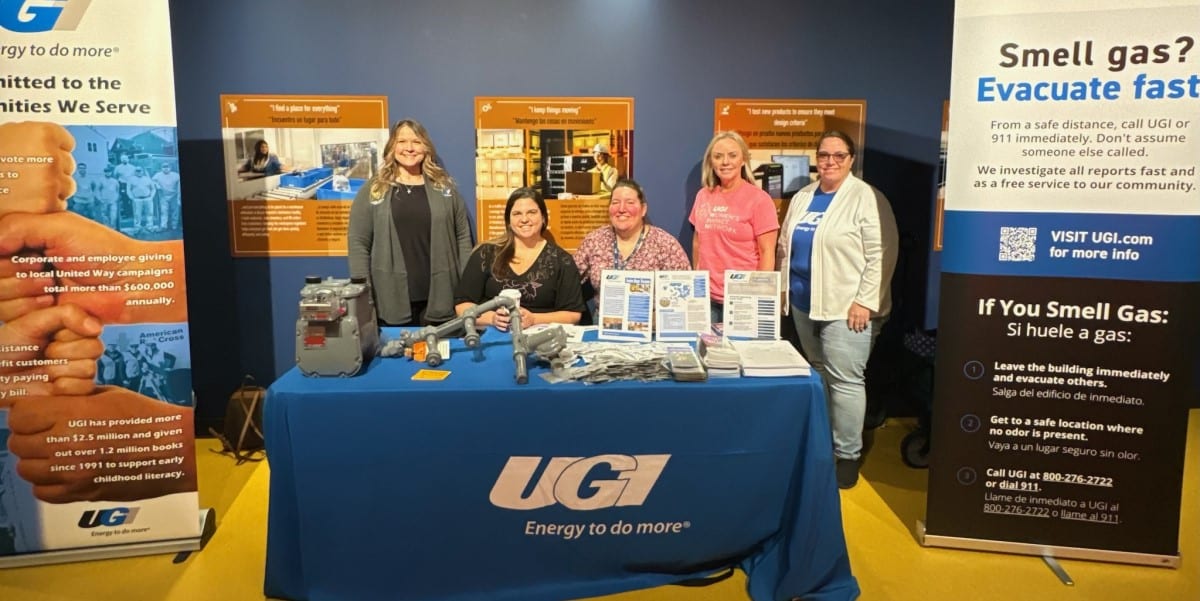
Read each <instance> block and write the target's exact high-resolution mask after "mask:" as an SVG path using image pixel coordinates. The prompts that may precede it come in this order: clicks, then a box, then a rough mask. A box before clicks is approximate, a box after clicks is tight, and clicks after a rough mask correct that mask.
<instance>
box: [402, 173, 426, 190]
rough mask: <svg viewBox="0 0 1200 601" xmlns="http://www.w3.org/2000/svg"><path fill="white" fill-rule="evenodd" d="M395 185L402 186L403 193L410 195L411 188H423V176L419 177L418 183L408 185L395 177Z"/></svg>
mask: <svg viewBox="0 0 1200 601" xmlns="http://www.w3.org/2000/svg"><path fill="white" fill-rule="evenodd" d="M396 184H398V185H400V186H404V191H405V192H407V193H408V194H412V191H413V188H416V187H417V186H424V185H425V177H424V176H421V181H419V182H413V183H411V184H410V183H408V182H406V181H403V180H401V179H400V178H399V177H397V178H396Z"/></svg>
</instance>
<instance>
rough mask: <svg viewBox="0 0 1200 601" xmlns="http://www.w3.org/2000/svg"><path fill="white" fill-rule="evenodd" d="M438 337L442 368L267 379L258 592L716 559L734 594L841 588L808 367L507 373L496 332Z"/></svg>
mask: <svg viewBox="0 0 1200 601" xmlns="http://www.w3.org/2000/svg"><path fill="white" fill-rule="evenodd" d="M456 343H457V348H456V350H454V351H453V354H452V356H451V359H450V360H449V361H447V362H446V363H445V364H444V365H443V366H442V369H447V370H449V371H451V372H452V373H451V375H450V377H449V378H447V379H445V380H443V381H437V382H428V381H413V380H411V377H412V375H413V374H414V373H415V372H416V371H417V369H419V368H421V367H424V365H421V364H416V363H413V362H410V361H408V360H406V359H394V358H388V359H382V358H376V359H375V360H374V361H373V362H372V363H371V364H370V366H369V368H368V370H367V371H366V372H365V373H364V374H362V375H360V376H358V377H354V378H306V377H304V376H303V375H301V374H300V373H299V371H298V370H296V369H292V370H291V371H290V372H288V373H287V374H285V375H284V376H283V377H282V378H280V379H279V380H278V381H277V382H275V384H274V385H272V386H271V387H270V389H269V391H268V394H267V401H266V408H265V416H264V419H265V430H266V446H267V454H268V457H269V461H270V464H271V492H270V514H269V519H268V534H267V566H266V578H265V593H266V594H267V595H268V596H271V597H280V598H285V599H298V600H310V601H333V600H339V601H342V600H344V601H367V600H373V599H422V600H439V601H440V600H445V601H543V600H544V601H550V600H555V601H557V600H561V599H572V598H578V597H589V596H595V595H603V594H610V593H615V592H620V591H626V590H631V589H637V588H646V587H653V586H659V585H663V584H669V583H673V582H678V581H680V580H684V579H689V578H695V577H700V576H705V575H708V574H712V573H713V572H714V571H715V570H717V569H719V568H721V567H723V566H727V565H735V566H740V567H741V568H743V569H744V570H745V571H746V573H747V575H748V589H749V593H750V596H751V597H752V598H753V599H754V601H781V600H788V599H792V598H793V597H801V598H803V599H807V600H819V601H834V600H849V599H854V598H855V597H857V595H858V584H857V582H856V581H855V579H854V577H853V576H852V575H851V574H850V563H849V558H848V555H847V553H846V543H845V538H844V536H843V534H842V520H841V508H840V505H839V498H838V493H837V488H836V484H835V481H834V473H833V457H832V451H831V442H830V432H829V423H828V418H827V417H826V410H825V403H824V400H823V396H822V392H821V386H820V381H819V380H818V379H817V377H816V376H814V377H812V378H740V379H717V380H710V381H708V382H706V383H686V384H685V383H675V382H655V383H639V382H614V383H608V384H603V385H592V386H589V385H583V384H578V383H566V384H554V385H551V384H548V383H546V382H545V381H544V380H542V379H541V378H539V377H537V376H536V371H535V375H532V376H531V377H530V382H529V384H528V385H526V386H518V385H516V384H515V383H514V382H513V363H512V347H511V345H510V344H509V343H508V341H507V340H506V338H505V337H502V336H501V335H498V334H496V333H494V332H492V333H491V334H489V335H488V336H485V338H484V343H485V344H484V348H483V349H482V350H481V351H468V350H465V349H462V348H461V342H460V341H456ZM534 466H536V469H535V468H534Z"/></svg>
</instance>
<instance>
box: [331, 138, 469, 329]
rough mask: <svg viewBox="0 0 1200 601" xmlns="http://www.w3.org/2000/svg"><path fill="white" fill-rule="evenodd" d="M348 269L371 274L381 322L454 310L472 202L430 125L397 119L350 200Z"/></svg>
mask: <svg viewBox="0 0 1200 601" xmlns="http://www.w3.org/2000/svg"><path fill="white" fill-rule="evenodd" d="M347 245H348V247H349V249H348V250H349V256H350V276H351V277H359V276H362V277H367V278H368V279H369V280H370V282H371V294H372V296H373V298H374V300H375V311H376V313H377V315H378V317H379V323H380V324H381V325H387V326H398V325H429V324H438V323H442V322H445V321H448V320H450V319H452V318H453V317H454V288H455V286H457V285H458V279H459V275H460V274H461V273H462V267H463V265H464V264H465V263H466V260H467V257H468V256H470V254H471V246H472V243H471V225H470V223H469V221H468V220H467V207H466V204H465V203H464V202H463V199H462V197H461V196H459V194H458V189H457V188H455V186H454V180H453V179H451V178H450V175H449V174H447V173H446V170H445V169H443V168H442V166H441V165H439V164H438V157H437V149H436V148H434V146H433V141H432V140H430V138H429V132H427V131H426V130H425V128H424V127H423V126H422V125H421V124H420V123H418V122H417V121H414V120H412V119H405V120H402V121H400V122H398V123H396V125H395V127H393V128H392V133H391V136H390V137H389V138H388V142H387V147H386V148H385V151H384V155H383V164H382V165H380V168H379V174H378V175H377V176H375V177H374V178H372V179H371V180H370V181H369V182H367V184H366V185H364V186H363V187H362V188H361V189H359V191H358V195H357V196H355V197H354V202H352V203H351V204H350V230H349V234H348V240H347Z"/></svg>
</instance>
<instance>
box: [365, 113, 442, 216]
mask: <svg viewBox="0 0 1200 601" xmlns="http://www.w3.org/2000/svg"><path fill="white" fill-rule="evenodd" d="M403 127H407V128H409V129H411V130H412V131H413V133H414V134H417V137H418V138H420V139H421V144H424V145H425V160H424V161H423V162H422V163H421V174H422V175H424V176H425V177H426V178H428V179H429V180H430V181H432V182H433V187H434V188H436V189H438V190H449V189H450V188H451V186H453V185H454V179H453V178H451V177H450V174H449V173H446V170H445V169H443V168H442V166H441V165H440V164H439V161H440V159H439V158H438V153H437V147H435V146H434V145H433V140H432V139H430V137H429V132H428V131H426V129H425V126H424V125H421V123H420V122H419V121H417V120H416V119H401V120H400V121H397V122H396V125H394V126H392V133H391V135H389V136H388V141H387V146H386V147H384V153H383V162H382V163H380V165H379V173H378V174H377V175H376V176H375V179H373V180H371V200H379V199H381V198H383V196H384V195H385V194H387V191H388V189H389V188H391V186H392V182H394V181H395V180H396V170H397V167H396V157H395V147H396V136H397V135H399V133H400V129H401V128H403Z"/></svg>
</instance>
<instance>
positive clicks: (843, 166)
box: [776, 131, 899, 488]
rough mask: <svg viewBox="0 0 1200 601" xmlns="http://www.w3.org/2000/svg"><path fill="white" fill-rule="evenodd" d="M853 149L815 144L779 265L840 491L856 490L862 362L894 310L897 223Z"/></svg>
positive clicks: (787, 221)
mask: <svg viewBox="0 0 1200 601" xmlns="http://www.w3.org/2000/svg"><path fill="white" fill-rule="evenodd" d="M854 156H855V151H854V141H853V140H851V139H850V137H849V136H847V135H846V134H844V133H842V132H839V131H830V132H826V133H824V134H821V138H820V140H819V141H818V143H817V173H818V180H817V181H816V182H815V183H813V184H810V185H808V186H805V187H804V188H803V189H802V190H800V191H799V192H797V193H796V195H795V196H794V197H792V201H791V203H790V205H789V206H788V212H787V216H786V217H785V218H784V222H783V229H782V230H781V231H780V236H779V244H778V246H777V255H778V256H777V262H776V264H777V265H779V269H780V270H782V271H784V277H785V279H786V280H787V281H788V286H787V287H786V289H785V298H784V311H788V307H789V305H790V309H791V315H792V320H793V321H794V322H795V324H796V331H797V332H798V333H799V335H800V344H801V346H802V347H803V349H804V354H805V355H807V356H808V361H809V363H811V364H812V366H813V367H814V368H815V369H816V370H817V372H818V373H820V374H821V377H822V378H823V379H824V380H825V398H826V401H827V402H828V403H829V420H830V422H831V425H832V427H833V454H834V457H835V458H836V459H837V480H838V486H839V487H841V488H850V487H852V486H854V485H855V484H857V483H858V470H859V467H860V465H861V458H862V429H863V419H864V417H865V415H866V408H867V386H866V371H867V358H868V357H870V355H871V347H872V345H873V344H874V343H875V337H876V336H878V335H879V330H880V328H881V327H882V326H883V322H884V321H886V320H887V316H888V313H889V312H890V311H891V308H892V298H891V281H892V271H893V270H894V269H895V267H896V255H897V240H898V238H899V236H898V234H897V232H896V219H895V217H893V215H892V209H891V206H890V205H889V204H888V200H887V198H886V197H884V195H883V194H882V193H881V192H880V191H879V190H876V189H875V188H873V187H871V185H870V184H867V183H866V182H864V181H862V180H860V179H858V178H857V177H854V175H852V174H851V173H850V167H851V166H852V165H854Z"/></svg>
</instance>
